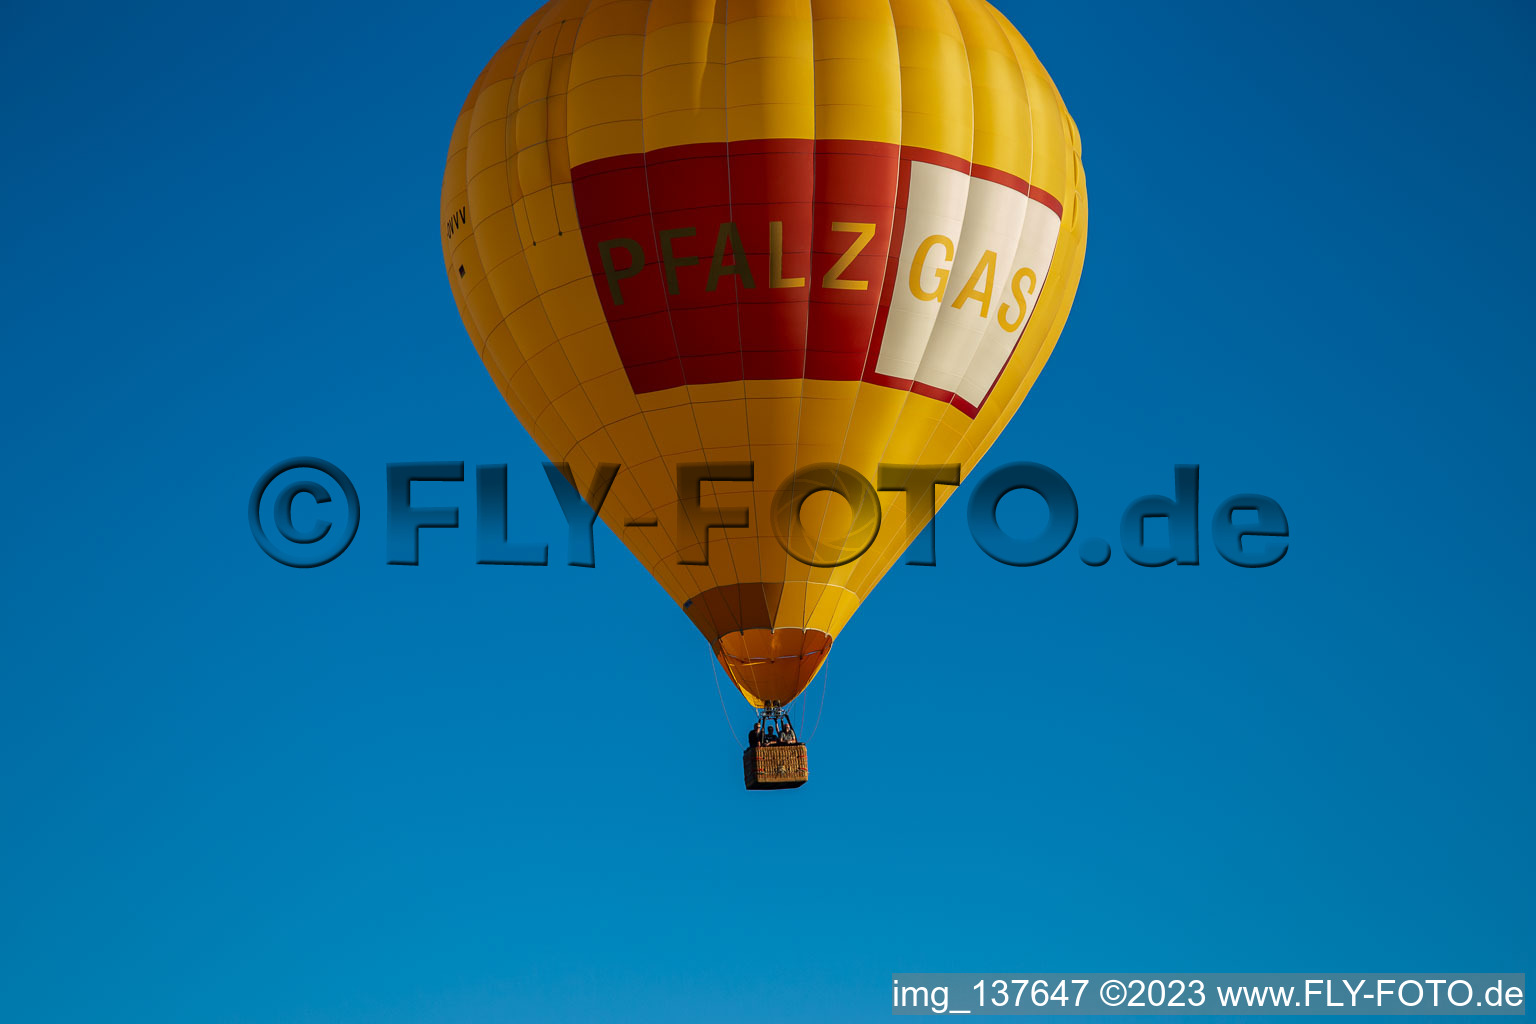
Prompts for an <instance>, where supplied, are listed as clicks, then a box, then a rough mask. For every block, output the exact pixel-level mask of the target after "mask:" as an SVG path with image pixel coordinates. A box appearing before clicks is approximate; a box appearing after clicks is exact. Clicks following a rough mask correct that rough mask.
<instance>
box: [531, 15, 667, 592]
mask: <svg viewBox="0 0 1536 1024" xmlns="http://www.w3.org/2000/svg"><path fill="white" fill-rule="evenodd" d="M597 2H598V0H590V2H589V3H588V4H587V6H586V7H584V8H583V10H582V16H581V22H580V25H579V27H578V28H577V31H576V34H575V36H574V37H573V39H572V45H571V53H570V57H571V70H574V68H575V63H576V61H575V59H576V56H577V54H578V53H579V52H580V50H581V49H582V48H583V47H584V46H586V45H591V44H594V43H597V42H601V41H602V40H604V39H606V38H610V37H611V36H610V35H605V34H604V33H603V31H602V27H601V24H600V22H599V27H598V28H596V29H594V31H593V37H592V38H591V39H588V40H586V42H582V36H583V33H584V32H585V31H586V27H587V16H588V15H589V14H593V9H594V5H595V4H596V3H597ZM603 6H609V5H606V4H605V5H603ZM594 16H595V17H598V18H599V19H600V17H601V16H600V15H594ZM641 38H642V43H643V30H642V36H641ZM637 70H638V69H637ZM619 77H626V76H623V75H622V74H621V75H620V76H619ZM636 77H637V76H636ZM589 81H590V80H589ZM583 84H586V82H584V83H583ZM565 95H566V97H567V102H566V103H565V123H564V125H563V127H562V135H561V137H562V138H563V139H566V140H569V138H570V131H571V117H572V113H573V108H572V105H571V104H570V102H569V95H570V80H569V75H567V84H566V93H565ZM569 161H570V154H569V147H567V162H568V163H569ZM573 200H574V186H573ZM576 214H577V224H576V226H575V227H574V228H573V229H572V232H573V234H575V235H576V237H577V238H579V239H584V237H585V234H584V230H583V228H582V225H581V224H580V210H579V209H578V210H576ZM583 244H584V243H583ZM584 278H585V280H587V281H591V282H592V285H593V288H594V289H595V288H596V283H595V281H594V280H593V278H592V275H591V271H590V269H588V270H587V272H586V273H585V275H584ZM576 280H577V282H579V281H581V280H582V278H577V279H576ZM595 326H599V327H601V329H602V331H603V332H604V334H606V335H607V339H608V342H609V343H610V344H612V343H613V337H612V332H611V330H610V328H609V326H608V325H607V324H606V323H602V324H599V325H595ZM613 372H618V373H622V372H623V371H622V367H621V368H620V369H619V370H616V371H613ZM590 383H592V381H591V380H587V381H579V383H578V387H577V388H576V389H573V390H580V391H581V392H582V394H583V396H585V395H586V385H588V384H590ZM594 412H595V413H597V418H598V420H599V426H598V429H596V430H594V431H591V432H589V433H588V434H586V435H584V436H583V437H581V438H578V439H576V441H575V444H574V445H573V449H572V450H577V449H580V448H582V447H584V446H585V445H586V444H587V443H588V442H589V441H590V439H591V438H593V437H595V436H597V435H598V434H600V433H601V434H602V435H603V436H604V437H605V438H607V439H608V441H609V445H610V447H611V449H612V451H613V453H614V455H615V457H616V458H617V460H618V462H619V463H620V465H621V466H622V464H623V461H624V460H623V457H622V455H621V454H620V450H619V448H618V445H617V442H616V441H615V440H614V439H613V435H612V433H611V431H610V429H609V428H610V427H611V426H612V424H609V423H607V422H604V421H603V420H602V414H601V413H600V412H597V410H596V407H595V406H594ZM636 415H638V416H639V418H640V420H641V424H642V425H643V427H644V429H645V432H646V436H647V437H648V438H649V439H650V441H651V445H652V447H653V448H655V449H656V452H657V460H658V461H660V460H661V445H660V442H659V439H658V438H657V437H656V434H655V431H654V430H653V429H652V427H651V424H650V420H649V418H648V417H647V416H646V415H645V410H643V409H642V408H641V407H640V406H639V404H638V402H637V403H636ZM592 461H593V462H594V465H595V464H596V463H597V461H598V460H597V459H593V460H592ZM634 470H635V467H632V466H623V471H625V472H627V473H628V474H629V477H630V480H624V482H623V483H620V482H619V481H618V480H615V484H614V486H615V487H616V488H618V490H617V491H614V490H610V492H609V497H608V499H607V501H605V503H604V505H603V511H604V513H605V514H604V515H603V516H602V518H603V520H604V522H605V523H607V524H608V526H609V527H610V529H611V530H612V531H613V533H614V535H615V536H616V537H617V538H618V539H619V541H620V543H622V544H623V545H624V546H625V547H627V548H628V549H629V550H630V551H631V552H633V553H634V554H635V556H636V557H637V558H638V559H639V561H640V563H641V565H642V566H643V567H644V568H645V569H646V570H647V572H649V573H650V574H651V575H652V576H653V577H655V578H656V579H657V582H658V583H660V584H661V585H662V588H663V589H664V590H665V591H666V592H667V596H668V597H669V598H671V599H672V600H673V601H674V603H676V604H679V605H681V604H682V603H683V602H684V601H686V600H687V597H686V595H687V594H688V593H689V592H690V591H691V589H692V583H691V582H689V581H688V580H687V578H686V577H685V576H684V575H682V574H680V573H678V572H677V570H676V567H675V566H674V565H673V564H672V560H671V558H670V557H669V552H668V551H667V550H666V549H665V547H663V546H662V545H660V544H657V543H654V542H653V541H652V540H651V537H650V535H648V534H645V533H635V532H632V531H630V530H628V529H627V528H625V526H624V524H625V523H626V522H629V521H632V520H633V519H635V518H637V516H636V513H637V512H639V511H640V510H641V509H642V508H643V509H644V510H645V511H647V512H649V513H650V514H651V515H652V516H655V517H657V518H658V521H659V514H658V513H659V510H658V509H657V508H656V505H655V502H654V499H652V498H651V497H650V496H649V495H648V494H647V493H646V491H645V489H644V488H643V487H642V486H640V485H639V484H638V482H635V483H634V485H633V490H634V493H635V495H636V497H637V498H638V500H639V501H640V503H641V504H640V505H639V506H636V507H631V506H629V505H627V504H626V503H625V502H624V501H623V497H622V496H623V493H624V490H625V488H628V487H629V486H630V485H631V480H636V481H637V479H638V478H637V477H636V475H635V472H634ZM615 498H618V499H619V500H618V502H617V504H616V505H615V504H614V499H615ZM616 508H617V510H618V511H619V513H620V514H618V515H615V514H614V512H615V509H616ZM672 553H675V551H674V552H672ZM669 583H670V586H669V585H668V584H669Z"/></svg>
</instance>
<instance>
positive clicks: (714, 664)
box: [709, 651, 742, 747]
mask: <svg viewBox="0 0 1536 1024" xmlns="http://www.w3.org/2000/svg"><path fill="white" fill-rule="evenodd" d="M709 677H710V678H711V679H713V680H714V681H715V696H717V697H719V698H720V713H721V714H722V715H724V716H725V727H726V728H727V729H729V730H731V741H732V742H733V743H735V744H736V745H737V746H738V747H739V746H741V745H742V744H741V737H739V736H737V735H736V726H735V725H734V724H732V722H731V712H730V709H728V708H727V707H726V706H725V691H724V690H722V689H720V663H719V662H718V661H716V660H715V655H714V652H713V651H711V652H710V655H709Z"/></svg>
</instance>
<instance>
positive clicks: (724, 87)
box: [706, 0, 814, 675]
mask: <svg viewBox="0 0 1536 1024" xmlns="http://www.w3.org/2000/svg"><path fill="white" fill-rule="evenodd" d="M724 3H725V19H724V22H723V23H722V27H721V50H722V53H721V62H722V67H721V84H720V89H721V102H722V103H723V104H724V117H723V123H722V128H723V130H724V133H725V203H726V220H727V221H728V222H730V223H733V224H734V223H735V222H736V205H735V193H734V191H733V190H732V180H731V72H730V66H731V5H730V0H724ZM813 173H814V172H813ZM746 258H747V257H746V254H745V253H743V254H742V256H741V259H742V260H745V259H746ZM731 287H732V289H734V291H735V295H736V301H735V303H734V305H735V307H736V356H737V359H738V362H739V364H740V366H741V404H742V418H743V420H744V421H745V426H746V437H747V450H748V451H751V450H752V417H751V415H750V414H748V413H747V401H748V399H747V357H746V352H745V351H743V347H742V346H743V341H742V335H741V287H740V285H739V284H738V283H737V282H736V281H734V280H733V281H732V282H731ZM802 376H803V374H802ZM804 390H805V385H804V381H801V394H802V395H803V394H804ZM752 475H753V477H754V479H753V483H752V500H751V503H750V511H749V512H748V514H749V515H753V514H755V513H756V512H757V511H758V509H759V507H760V505H759V502H758V500H757V491H758V487H759V486H760V484H761V483H762V481H760V480H757V479H756V477H757V473H756V471H755V469H754V472H753V474H752ZM762 525H763V524H762V523H756V524H754V526H753V535H754V536H753V538H752V540H753V547H754V548H755V549H756V552H757V583H758V587H759V589H760V590H761V591H762V594H763V607H764V608H765V609H767V611H768V614H769V616H770V621H769V628H770V631H771V630H772V626H773V620H772V616H774V615H775V614H776V613H777V611H778V609H777V608H776V607H775V606H774V604H773V602H772V601H771V600H770V599H769V597H768V573H767V571H766V568H765V566H764V564H763V548H764V544H763V540H764V538H763V537H761V536H760V534H761V531H762ZM737 576H738V580H737V582H738V583H740V582H741V580H740V578H739V576H740V574H739V573H738V574H737ZM749 582H750V581H749ZM779 597H780V600H782V599H783V589H782V588H781V589H780V591H779ZM737 625H738V626H740V627H742V630H743V633H745V629H746V621H745V609H743V616H742V618H741V619H740V620H739V621H738V622H737ZM714 628H715V630H716V632H718V631H719V629H720V626H719V624H718V623H717V624H715V626H714ZM706 639H710V642H711V643H712V644H713V645H714V646H715V647H716V648H718V649H720V650H721V651H722V652H723V651H724V647H723V646H722V645H721V640H722V639H723V636H716V637H714V638H712V639H711V638H706ZM729 674H730V673H729V672H727V675H729Z"/></svg>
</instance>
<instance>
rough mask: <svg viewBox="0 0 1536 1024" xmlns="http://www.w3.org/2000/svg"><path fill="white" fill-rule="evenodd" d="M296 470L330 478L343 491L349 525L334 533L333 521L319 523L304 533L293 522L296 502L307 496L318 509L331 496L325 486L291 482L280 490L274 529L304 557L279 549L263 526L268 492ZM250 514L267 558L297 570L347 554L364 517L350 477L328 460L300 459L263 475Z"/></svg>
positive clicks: (274, 508)
mask: <svg viewBox="0 0 1536 1024" xmlns="http://www.w3.org/2000/svg"><path fill="white" fill-rule="evenodd" d="M296 469H306V470H310V471H312V472H318V473H323V474H324V475H326V476H328V477H330V478H331V480H332V481H333V482H334V483H335V484H336V485H337V486H338V487H340V488H341V495H342V499H343V501H345V503H346V514H347V520H346V522H345V523H344V524H343V525H342V526H341V528H340V529H338V530H336V531H334V532H332V529H331V528H332V527H333V526H335V524H334V523H333V522H331V520H329V519H316V520H315V523H314V525H313V526H312V527H311V528H310V529H308V530H300V529H299V528H298V527H296V526H295V525H294V522H293V500H294V499H295V498H297V497H298V496H299V495H301V494H307V495H309V496H310V497H311V498H313V499H314V501H315V503H316V504H317V505H324V504H327V503H329V502H330V501H331V492H330V491H329V490H328V489H327V488H326V486H325V485H324V484H322V483H318V482H316V481H313V480H303V479H300V480H294V481H291V482H289V483H288V484H286V485H284V486H283V487H282V488H281V489H280V490H278V492H277V498H276V500H274V501H273V503H272V525H273V526H275V527H276V528H277V532H278V534H279V535H280V536H281V537H282V538H283V540H285V541H287V542H288V543H290V544H297V545H300V546H301V547H300V549H299V550H300V551H303V552H305V553H304V554H303V555H302V556H300V555H295V554H289V553H287V552H285V551H284V550H283V549H282V548H279V547H278V546H277V544H276V543H274V542H273V539H272V537H271V536H269V535H268V534H267V531H266V528H265V527H263V526H262V525H261V506H262V504H263V499H265V498H266V495H267V490H268V489H269V488H271V487H272V485H273V484H274V483H275V482H276V481H277V478H278V477H280V476H282V475H283V474H284V473H288V472H290V471H292V470H296ZM246 514H247V516H248V518H249V519H250V521H251V536H252V537H254V538H256V543H257V544H258V545H259V546H260V547H261V550H263V551H265V552H266V553H267V557H269V558H271V559H272V560H273V561H275V562H281V563H282V564H284V565H287V566H291V567H292V568H295V569H313V568H315V567H316V566H321V565H324V564H325V563H326V562H329V561H330V560H331V559H333V558H335V557H336V556H337V555H339V554H341V553H342V552H343V551H345V550H347V547H348V545H350V544H351V543H352V538H353V537H355V536H357V524H358V520H359V519H360V518H361V517H362V506H361V504H360V503H359V502H358V500H357V488H356V487H353V486H352V481H351V480H350V479H348V478H347V474H345V473H343V472H342V471H341V470H340V469H338V468H336V467H335V466H334V465H332V464H331V463H329V462H326V461H325V460H324V459H316V458H306V457H304V456H300V457H298V458H293V459H284V460H283V461H282V462H279V463H278V464H277V465H275V466H273V467H272V468H271V469H269V470H267V471H266V472H265V473H263V474H262V475H261V479H260V480H257V481H256V486H255V487H253V488H251V500H250V503H249V504H248V505H247V506H246ZM328 537H329V538H330V542H329V543H327V544H323V545H320V547H317V548H312V547H311V546H312V545H316V544H319V543H320V542H321V541H322V540H325V539H326V538H328ZM311 551H313V553H312V554H311V553H309V552H311Z"/></svg>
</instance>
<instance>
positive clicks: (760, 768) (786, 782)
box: [741, 743, 811, 789]
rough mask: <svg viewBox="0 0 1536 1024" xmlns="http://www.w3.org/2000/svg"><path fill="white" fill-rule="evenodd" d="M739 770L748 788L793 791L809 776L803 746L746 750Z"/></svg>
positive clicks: (798, 744) (749, 748) (792, 745)
mask: <svg viewBox="0 0 1536 1024" xmlns="http://www.w3.org/2000/svg"><path fill="white" fill-rule="evenodd" d="M741 767H742V770H743V773H744V774H745V776H746V782H747V788H748V789H794V788H796V787H797V786H803V785H805V783H806V780H807V779H809V778H810V777H811V775H810V769H809V767H808V765H807V761H806V756H805V744H804V743H785V744H782V745H779V744H775V745H773V746H768V747H748V748H747V749H746V750H744V751H742V752H741Z"/></svg>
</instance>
